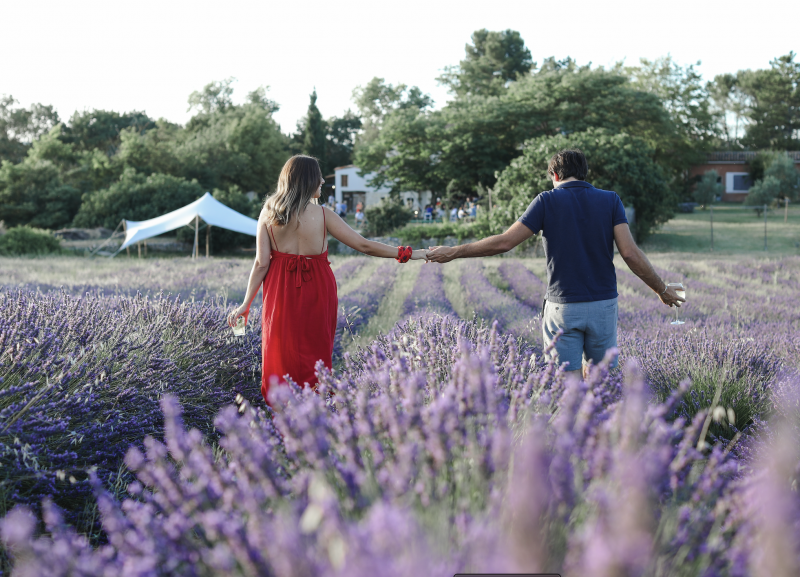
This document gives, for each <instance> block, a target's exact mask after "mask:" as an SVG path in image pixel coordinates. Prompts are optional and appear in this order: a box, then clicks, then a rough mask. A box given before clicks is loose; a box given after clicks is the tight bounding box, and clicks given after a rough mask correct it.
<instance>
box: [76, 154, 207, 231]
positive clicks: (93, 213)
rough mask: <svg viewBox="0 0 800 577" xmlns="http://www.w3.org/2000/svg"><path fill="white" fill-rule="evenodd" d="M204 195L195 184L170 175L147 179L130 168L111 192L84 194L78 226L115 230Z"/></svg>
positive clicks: (160, 213) (113, 186)
mask: <svg viewBox="0 0 800 577" xmlns="http://www.w3.org/2000/svg"><path fill="white" fill-rule="evenodd" d="M204 192H205V191H204V189H203V187H202V186H200V184H199V183H198V182H197V181H196V180H192V181H189V180H186V179H185V178H180V177H176V176H170V175H168V174H151V175H148V176H145V175H143V174H140V173H138V172H136V171H135V170H134V169H132V168H127V169H125V171H124V172H123V173H122V176H121V177H120V179H119V180H118V181H117V182H115V183H113V184H112V185H111V186H109V187H108V188H105V189H102V190H98V191H95V192H91V193H88V194H84V196H83V202H82V204H81V205H80V210H79V211H78V214H77V215H76V217H75V226H79V227H94V226H104V227H106V228H111V229H113V228H116V226H117V225H118V224H119V222H120V221H121V220H123V219H127V220H147V219H150V218H155V217H157V216H161V215H162V214H166V213H168V212H171V211H173V210H176V209H178V208H181V207H183V206H186V205H187V204H189V203H191V202H194V201H195V200H197V199H198V198H200V197H201V196H203V193H204Z"/></svg>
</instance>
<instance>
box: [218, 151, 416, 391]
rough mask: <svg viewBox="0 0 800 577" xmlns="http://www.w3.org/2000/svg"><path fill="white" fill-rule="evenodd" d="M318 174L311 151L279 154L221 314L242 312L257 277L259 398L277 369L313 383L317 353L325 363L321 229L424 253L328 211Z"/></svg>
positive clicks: (331, 284)
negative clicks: (238, 283)
mask: <svg viewBox="0 0 800 577" xmlns="http://www.w3.org/2000/svg"><path fill="white" fill-rule="evenodd" d="M324 182H325V180H324V179H323V178H322V171H321V170H320V168H319V164H318V163H317V160H316V159H315V158H312V157H310V156H303V155H296V156H293V157H292V158H290V159H289V160H288V161H286V164H285V165H284V166H283V170H281V174H280V177H279V178H278V187H277V190H276V192H275V194H273V195H271V196H269V197H268V198H267V199H266V201H265V202H264V208H263V209H262V210H261V215H260V216H259V217H258V231H257V234H256V259H255V262H254V263H253V268H252V270H251V271H250V281H249V283H248V285H247V294H246V295H245V297H244V302H243V303H242V305H241V306H240V307H238V308H237V309H236V310H235V311H233V312H232V313H231V314H230V316H229V317H228V324H230V325H231V326H233V325H234V324H235V322H236V319H237V318H238V317H240V316H242V315H244V316H245V318H246V317H247V314H248V311H249V309H250V303H251V302H252V301H253V299H254V298H255V296H256V294H258V289H259V288H260V287H262V285H263V293H262V297H263V302H264V307H263V312H262V321H261V322H262V336H261V354H262V358H263V364H262V371H261V394H262V395H264V400H265V401H267V404H270V400H269V391H270V387H271V386H273V385H274V384H275V383H278V382H281V381H284V382H285V377H287V376H288V377H289V378H291V379H292V381H294V382H295V383H297V384H299V385H301V386H311V387H316V384H317V376H316V373H315V370H314V366H315V365H316V363H317V361H319V360H322V361H323V362H324V363H325V366H326V367H328V368H329V369H330V368H331V355H332V354H333V339H334V336H335V332H336V314H337V308H338V297H337V295H336V279H335V278H334V276H333V272H332V271H331V267H330V262H329V261H328V250H327V248H328V247H327V245H328V243H327V238H328V234H330V235H331V236H332V237H333V238H335V239H336V240H338V241H340V242H342V243H344V244H346V245H347V246H349V247H351V248H353V249H355V250H357V251H359V252H362V253H364V254H368V255H370V256H377V257H382V258H396V259H398V260H399V261H400V262H405V261H407V260H409V258H411V259H424V258H425V252H426V251H424V250H415V251H413V252H412V251H411V250H410V247H393V246H389V245H386V244H382V243H379V242H374V241H371V240H367V239H365V238H364V237H362V236H361V235H360V234H358V233H357V232H356V231H354V230H353V229H352V228H350V227H349V226H348V225H347V223H346V222H345V221H344V220H342V218H341V217H340V216H339V215H337V214H336V213H335V212H333V211H332V210H330V209H328V208H324V207H323V206H320V205H318V204H317V202H316V199H318V198H319V197H320V194H321V193H322V184H323V183H324ZM312 200H314V202H313V203H312V202H311V201H312Z"/></svg>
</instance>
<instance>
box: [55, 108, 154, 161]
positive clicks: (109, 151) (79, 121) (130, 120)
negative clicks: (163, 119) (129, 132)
mask: <svg viewBox="0 0 800 577" xmlns="http://www.w3.org/2000/svg"><path fill="white" fill-rule="evenodd" d="M155 127H156V123H155V121H154V120H153V119H152V118H150V117H149V116H147V114H145V113H144V112H139V111H133V112H125V113H122V114H120V113H118V112H114V111H109V110H92V111H84V112H76V113H75V114H73V115H72V118H70V120H69V123H68V124H67V126H65V127H64V133H63V136H62V140H64V142H68V143H70V144H72V145H73V146H74V147H75V150H76V151H78V152H80V151H92V150H100V151H101V152H103V153H104V154H106V155H107V156H109V157H110V156H113V155H114V154H116V152H117V149H118V148H119V145H120V143H121V141H122V138H121V136H120V135H121V133H122V131H123V130H125V129H133V130H134V131H136V132H138V133H140V134H144V133H145V132H146V131H148V130H151V129H153V128H155Z"/></svg>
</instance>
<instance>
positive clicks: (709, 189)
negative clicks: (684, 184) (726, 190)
mask: <svg viewBox="0 0 800 577" xmlns="http://www.w3.org/2000/svg"><path fill="white" fill-rule="evenodd" d="M719 180H720V177H719V173H718V172H717V171H716V170H708V171H706V173H705V174H704V175H703V178H701V179H700V182H698V183H697V186H695V189H694V200H695V202H697V203H699V204H701V205H703V209H704V210H705V208H706V206H708V205H709V204H711V203H712V202H714V200H715V199H716V198H717V196H718V195H720V194H722V190H723V186H722V183H721V182H719Z"/></svg>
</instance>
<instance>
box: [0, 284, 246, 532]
mask: <svg viewBox="0 0 800 577" xmlns="http://www.w3.org/2000/svg"><path fill="white" fill-rule="evenodd" d="M227 308H228V307H227V306H226V305H225V303H224V301H222V300H221V299H220V300H207V301H204V302H195V303H191V302H186V301H182V300H181V299H179V298H174V299H169V298H165V297H158V298H155V299H150V298H147V297H141V296H139V297H125V296H115V297H99V296H97V295H85V296H83V297H73V296H70V295H68V294H66V293H65V292H50V293H46V294H37V293H32V292H22V291H8V292H5V293H0V310H2V316H0V508H6V507H10V506H11V505H13V504H15V503H17V504H18V503H26V504H29V505H31V506H34V507H38V506H39V504H40V503H41V500H42V498H43V497H44V496H51V497H53V498H54V499H55V501H56V502H57V503H58V504H59V505H60V506H61V507H63V508H64V510H65V511H66V512H67V516H68V520H69V522H70V523H72V524H73V525H76V526H78V527H79V528H80V529H81V530H82V531H86V532H92V531H93V530H94V524H95V523H96V511H95V510H94V508H93V507H92V506H87V505H91V502H92V499H91V492H90V490H89V487H88V485H87V482H86V479H87V472H88V471H94V472H95V474H96V475H97V476H98V478H99V479H100V481H101V482H102V483H103V484H104V485H105V486H107V487H111V488H116V490H120V489H124V486H125V485H126V484H127V482H128V481H129V479H128V480H126V475H125V473H124V471H123V470H121V469H120V465H121V462H122V457H123V456H124V454H125V452H126V451H127V450H128V448H129V447H130V445H131V444H136V443H141V441H142V439H143V438H144V436H145V435H147V434H154V433H157V432H158V431H161V430H162V418H161V415H160V413H159V410H158V402H159V399H160V398H161V397H163V396H164V395H165V394H173V395H176V396H177V398H179V399H180V401H181V402H182V403H183V405H184V407H185V414H186V418H187V421H188V422H189V423H190V424H191V425H192V426H193V427H197V428H198V429H199V430H200V431H202V432H203V434H205V435H209V436H212V437H213V436H214V435H215V432H214V427H213V423H212V421H213V415H214V414H215V413H216V412H217V411H218V410H219V409H220V408H221V407H223V406H225V405H227V404H229V403H231V402H232V401H233V399H234V398H236V396H237V395H241V397H242V398H246V399H248V400H250V401H251V402H257V401H258V397H259V395H260V391H259V380H260V363H259V361H260V355H259V352H260V335H259V334H258V333H253V332H250V333H249V334H247V335H246V336H245V337H243V338H236V337H233V335H232V334H231V333H230V330H229V329H228V328H227V327H225V326H224V318H225V314H226V312H227Z"/></svg>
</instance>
